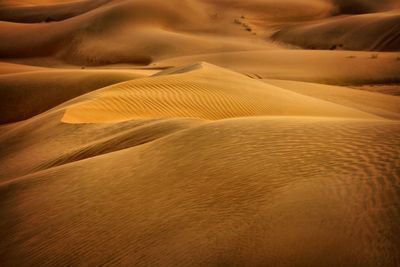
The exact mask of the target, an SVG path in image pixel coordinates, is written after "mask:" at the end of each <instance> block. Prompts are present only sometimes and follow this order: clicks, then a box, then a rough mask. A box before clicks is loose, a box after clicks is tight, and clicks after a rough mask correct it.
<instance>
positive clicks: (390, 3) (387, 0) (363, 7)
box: [330, 0, 400, 14]
mask: <svg viewBox="0 0 400 267" xmlns="http://www.w3.org/2000/svg"><path fill="white" fill-rule="evenodd" d="M330 1H331V2H332V3H333V4H335V5H336V6H337V8H338V10H337V12H338V13H339V14H363V13H374V12H379V11H385V10H390V9H395V8H399V7H400V3H399V1H397V0H379V1H376V0H330Z"/></svg>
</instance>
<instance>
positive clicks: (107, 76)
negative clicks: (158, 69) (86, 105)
mask: <svg viewBox="0 0 400 267" xmlns="http://www.w3.org/2000/svg"><path fill="white" fill-rule="evenodd" d="M140 77H144V75H142V74H138V73H135V72H134V71H113V70H59V71H57V70H50V69H49V70H41V71H39V70H38V71H33V72H24V73H16V74H8V75H0V113H1V117H0V123H10V122H15V121H20V120H24V119H27V118H30V117H32V116H34V115H37V114H40V113H42V112H44V111H46V110H48V109H50V108H52V107H55V106H57V105H59V104H61V103H63V102H65V101H67V100H69V99H72V98H74V97H77V96H79V95H82V94H85V93H87V92H90V91H92V90H96V89H99V88H102V87H104V86H107V85H111V84H115V83H119V82H123V81H127V80H132V79H136V78H140Z"/></svg>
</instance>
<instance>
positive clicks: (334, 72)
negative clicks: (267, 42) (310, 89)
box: [155, 49, 400, 85]
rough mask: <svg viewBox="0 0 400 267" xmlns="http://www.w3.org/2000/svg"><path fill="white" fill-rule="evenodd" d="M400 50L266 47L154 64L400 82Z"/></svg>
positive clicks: (319, 79) (334, 80)
mask: <svg viewBox="0 0 400 267" xmlns="http://www.w3.org/2000/svg"><path fill="white" fill-rule="evenodd" d="M398 57H399V54H398V53H379V55H378V57H377V58H374V57H373V54H372V53H370V52H358V51H313V50H288V49H285V50H283V49H279V50H263V51H240V52H226V53H213V54H202V55H193V56H186V57H177V58H169V59H166V60H161V61H158V62H156V64H155V66H159V67H167V66H178V65H184V64H191V63H194V62H198V61H206V62H209V63H212V64H215V65H218V66H221V67H225V68H229V69H232V70H235V71H238V72H241V73H244V74H247V75H249V76H250V77H253V78H256V79H259V78H269V79H280V80H294V81H306V82H316V83H325V84H338V85H363V84H391V83H400V72H399V69H400V60H398Z"/></svg>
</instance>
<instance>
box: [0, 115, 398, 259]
mask: <svg viewBox="0 0 400 267" xmlns="http://www.w3.org/2000/svg"><path fill="white" fill-rule="evenodd" d="M107 125H108V127H115V125H113V124H107ZM60 127H61V126H60ZM62 127H65V129H68V128H74V129H76V126H74V125H71V124H67V125H63V126H62ZM91 127H93V126H91ZM95 127H104V126H101V125H98V126H95ZM399 130H400V129H399V124H398V123H397V122H384V121H381V122H377V121H375V122H372V121H355V120H329V119H328V120H327V119H304V118H303V119H301V118H296V119H290V118H286V119H285V118H282V119H268V118H257V119H249V118H244V119H235V120H222V121H219V122H216V123H206V124H204V125H201V126H198V127H194V128H190V129H188V130H183V131H178V132H176V133H175V134H172V135H169V136H167V137H164V138H160V139H157V140H156V141H153V142H149V143H147V144H145V145H142V146H135V147H133V148H128V149H124V150H121V151H118V152H114V153H108V154H105V155H103V156H98V157H94V158H91V159H87V160H82V161H78V162H76V163H70V164H66V165H62V166H60V167H56V168H51V169H48V170H45V171H42V172H38V173H36V174H32V175H28V176H25V177H21V178H18V179H15V180H12V181H10V182H7V183H3V184H2V185H1V186H0V190H1V196H2V201H1V202H0V203H1V209H0V212H1V217H2V218H4V219H3V220H1V221H0V229H1V231H2V233H3V234H2V236H3V238H2V239H1V241H0V242H1V243H0V244H1V247H2V251H3V254H1V256H0V257H1V260H2V262H3V263H4V264H5V265H12V264H17V265H27V264H37V265H44V264H48V265H79V264H82V263H85V264H90V265H102V264H110V265H121V264H129V265H131V264H132V265H135V266H148V265H152V266H188V265H190V266H204V265H205V266H221V265H229V266H257V265H260V264H267V265H274V266H289V265H296V264H300V265H303V266H304V265H306V266H321V265H323V266H330V265H336V266H377V265H380V266H393V264H395V263H396V262H398V260H399V258H398V255H400V253H399V250H398V249H399V243H398V240H399V239H398V236H399V232H398V228H397V227H396V224H395V221H396V218H398V217H397V216H398V212H397V211H398V209H397V205H398V201H399V198H398V196H399V192H398V190H397V187H396V186H395V185H396V183H397V182H398V181H397V180H396V178H395V177H394V176H393V173H392V171H393V167H394V166H397V167H399V161H398V160H396V154H397V152H396V151H398V149H399V140H400V136H399V134H398V133H399ZM210 136H213V138H209V137H210ZM376 136H385V138H376ZM371 143H373V144H374V145H373V146H371ZM221 152H223V153H221ZM365 155H368V157H365ZM161 170H162V171H161ZM391 177H392V178H391ZM393 178H394V179H393ZM374 192H375V193H374ZM16 202H18V203H19V204H18V205H15V204H13V203H16ZM365 206H367V209H366V208H365ZM6 229H7V230H6ZM309 233H312V234H309ZM322 240H323V242H321V241H322ZM299 243H302V244H304V245H303V246H299V245H298V244H299ZM60 251H62V253H60ZM160 251H162V252H163V253H160ZM5 255H7V256H6V257H5Z"/></svg>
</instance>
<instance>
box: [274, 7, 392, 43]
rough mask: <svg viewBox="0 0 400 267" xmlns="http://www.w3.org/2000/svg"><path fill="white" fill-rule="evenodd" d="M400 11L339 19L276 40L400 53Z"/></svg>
mask: <svg viewBox="0 0 400 267" xmlns="http://www.w3.org/2000/svg"><path fill="white" fill-rule="evenodd" d="M399 32H400V11H399V10H397V11H388V12H383V13H373V14H363V15H357V16H349V17H338V18H332V19H329V20H323V21H319V22H312V23H309V24H306V25H299V26H291V27H288V28H283V29H282V30H280V31H279V32H277V33H276V34H274V36H273V38H274V39H276V40H280V41H284V42H287V43H291V44H295V45H299V46H301V47H305V48H313V49H332V50H334V49H346V50H375V51H400V34H399Z"/></svg>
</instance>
